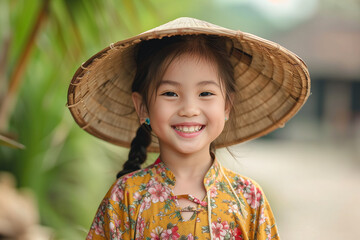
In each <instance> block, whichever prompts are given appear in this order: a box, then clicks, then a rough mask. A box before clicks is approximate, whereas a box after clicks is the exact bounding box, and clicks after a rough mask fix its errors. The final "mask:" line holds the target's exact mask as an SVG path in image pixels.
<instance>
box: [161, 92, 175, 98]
mask: <svg viewBox="0 0 360 240" xmlns="http://www.w3.org/2000/svg"><path fill="white" fill-rule="evenodd" d="M161 95H163V96H167V97H177V96H178V95H177V94H176V93H174V92H164V93H162V94H161Z"/></svg>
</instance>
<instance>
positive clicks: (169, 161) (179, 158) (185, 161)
mask: <svg viewBox="0 0 360 240" xmlns="http://www.w3.org/2000/svg"><path fill="white" fill-rule="evenodd" d="M160 159H161V160H162V161H163V162H164V163H165V164H166V166H167V167H168V168H169V169H170V170H171V171H172V173H173V174H174V175H175V177H176V178H177V179H178V180H179V179H185V178H201V179H203V178H204V177H205V174H206V173H207V171H208V170H209V168H210V167H211V165H212V163H213V159H212V157H211V155H210V152H209V151H206V152H205V151H202V152H197V153H191V154H181V153H178V152H173V151H169V150H167V151H160Z"/></svg>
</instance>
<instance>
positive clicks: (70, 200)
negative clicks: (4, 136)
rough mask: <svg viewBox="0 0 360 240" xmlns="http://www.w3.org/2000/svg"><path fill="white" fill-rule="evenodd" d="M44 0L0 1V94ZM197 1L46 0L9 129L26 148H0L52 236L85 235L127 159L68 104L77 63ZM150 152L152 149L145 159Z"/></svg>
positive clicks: (6, 167)
mask: <svg viewBox="0 0 360 240" xmlns="http://www.w3.org/2000/svg"><path fill="white" fill-rule="evenodd" d="M44 2H45V1H41V0H35V1H27V0H15V1H14V0H6V1H0V16H1V18H0V20H1V25H0V27H1V29H0V41H1V42H0V49H1V48H3V47H4V43H5V42H6V40H7V39H10V41H9V42H10V46H9V48H8V49H6V50H7V51H8V55H7V57H6V64H5V71H4V72H3V73H2V72H1V71H0V75H1V76H0V86H1V88H2V89H1V91H0V99H1V98H2V97H3V96H4V92H5V89H6V86H8V84H9V79H10V77H11V76H12V74H14V69H16V66H17V64H18V61H19V57H20V56H21V54H22V53H23V51H24V50H25V46H26V44H27V42H28V39H29V35H30V34H31V31H32V29H33V25H34V22H35V20H36V19H37V17H38V15H39V14H40V11H41V8H42V5H43V3H44ZM201 2H202V1H199V2H198V3H196V4H199V3H201ZM195 6H196V5H195V4H194V3H193V2H192V1H165V0H157V1H155V0H152V1H149V0H134V1H131V0H106V1H98V0H76V1H75V0H55V1H50V5H49V9H48V11H47V15H46V18H44V19H43V20H42V22H41V28H40V31H39V32H38V34H37V35H36V40H35V45H33V47H32V49H31V56H30V59H29V61H28V62H27V63H26V66H25V72H24V75H22V78H21V82H20V88H19V89H18V94H17V102H16V106H15V109H14V111H13V112H12V115H11V118H10V125H9V128H8V129H7V131H8V132H10V133H12V134H15V135H16V136H17V140H18V141H19V142H20V143H22V144H24V145H25V146H26V149H25V150H20V149H13V148H9V147H6V146H0V170H1V171H8V172H11V173H12V174H14V176H15V177H16V179H17V181H18V187H22V188H24V187H25V188H28V189H31V190H32V191H33V192H34V193H35V195H36V197H37V201H38V206H39V211H40V215H41V224H43V225H46V226H49V227H51V228H53V229H54V230H55V233H56V239H84V238H85V236H86V233H87V231H88V228H89V226H90V223H91V221H92V219H93V217H94V215H95V211H96V209H97V206H98V204H99V203H100V201H101V199H102V197H103V196H104V195H105V193H106V191H107V189H108V188H109V186H110V184H111V183H112V182H113V181H114V180H115V175H116V173H117V171H118V170H120V169H121V165H122V163H123V161H124V160H125V158H126V157H127V150H126V149H123V148H119V147H115V146H111V145H110V144H107V143H105V142H103V141H101V140H97V139H95V138H94V137H92V136H90V135H89V134H87V133H86V132H84V131H83V130H81V129H80V128H79V127H78V126H76V124H74V121H73V120H72V117H71V115H70V113H69V111H68V110H67V108H66V107H65V104H66V96H67V88H68V84H69V82H70V80H71V78H72V75H73V74H74V72H75V70H76V68H77V67H78V66H80V64H81V63H82V62H84V61H85V60H86V59H88V58H89V57H91V56H92V55H93V54H95V53H96V52H97V51H99V50H101V49H103V48H104V47H106V46H108V45H109V44H110V43H111V42H115V41H119V40H121V39H124V38H126V37H130V36H132V35H135V34H138V33H140V32H142V31H145V30H148V29H149V28H151V27H154V26H156V25H159V24H161V23H165V22H167V21H170V20H172V19H174V18H176V17H178V16H181V15H183V14H184V12H183V11H184V9H188V11H189V12H188V13H190V12H193V11H194V9H195ZM197 6H199V5H197ZM185 15H189V14H185ZM1 52H2V50H1V51H0V56H1ZM3 86H5V87H3ZM155 158H156V155H151V156H150V160H148V162H147V163H146V164H149V163H150V162H153V160H154V159H155Z"/></svg>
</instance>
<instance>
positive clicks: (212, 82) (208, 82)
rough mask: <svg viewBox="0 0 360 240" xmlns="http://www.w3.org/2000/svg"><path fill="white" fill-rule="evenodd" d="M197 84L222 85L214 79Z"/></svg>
mask: <svg viewBox="0 0 360 240" xmlns="http://www.w3.org/2000/svg"><path fill="white" fill-rule="evenodd" d="M197 85H198V86H202V85H215V86H217V87H220V85H219V84H218V83H217V82H215V81H213V80H205V81H201V82H199V83H198V84H197Z"/></svg>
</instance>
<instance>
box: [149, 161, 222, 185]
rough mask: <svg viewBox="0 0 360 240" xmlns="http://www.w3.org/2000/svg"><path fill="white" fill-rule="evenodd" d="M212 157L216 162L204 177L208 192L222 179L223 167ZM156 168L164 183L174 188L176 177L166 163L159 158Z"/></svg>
mask: <svg viewBox="0 0 360 240" xmlns="http://www.w3.org/2000/svg"><path fill="white" fill-rule="evenodd" d="M211 156H212V158H213V159H214V161H213V164H212V165H211V167H210V168H209V170H208V171H207V173H206V174H205V177H204V186H205V189H206V191H208V190H210V189H211V188H212V187H213V186H214V185H215V184H216V183H217V182H218V181H219V180H220V178H221V171H220V168H221V165H220V163H219V162H218V160H217V159H216V157H215V155H214V154H211ZM154 166H155V169H156V173H157V174H159V175H160V176H161V178H162V179H163V181H164V183H165V184H167V185H168V186H169V187H170V188H173V187H174V186H175V182H176V179H175V175H174V174H173V173H172V172H171V170H170V169H169V168H168V167H167V166H166V165H165V163H164V162H163V161H161V159H160V158H157V159H156V161H155V162H154Z"/></svg>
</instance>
